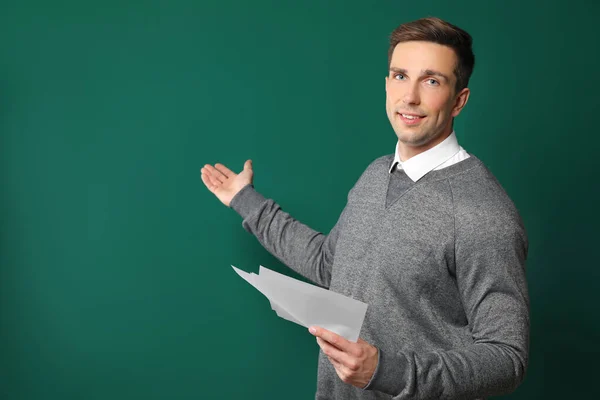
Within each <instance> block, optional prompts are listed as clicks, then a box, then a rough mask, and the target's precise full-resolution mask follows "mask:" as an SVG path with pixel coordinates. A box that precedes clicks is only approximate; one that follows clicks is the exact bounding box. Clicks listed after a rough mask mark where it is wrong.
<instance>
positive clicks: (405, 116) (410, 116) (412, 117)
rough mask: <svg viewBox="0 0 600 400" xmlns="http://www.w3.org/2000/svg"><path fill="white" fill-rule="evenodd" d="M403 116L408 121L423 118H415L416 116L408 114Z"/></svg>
mask: <svg viewBox="0 0 600 400" xmlns="http://www.w3.org/2000/svg"><path fill="white" fill-rule="evenodd" d="M402 116H403V117H404V118H408V119H416V118H421V117H415V116H414V115H407V114H402Z"/></svg>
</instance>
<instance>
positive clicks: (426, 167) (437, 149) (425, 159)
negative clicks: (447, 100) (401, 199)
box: [389, 131, 460, 182]
mask: <svg viewBox="0 0 600 400" xmlns="http://www.w3.org/2000/svg"><path fill="white" fill-rule="evenodd" d="M459 151H460V146H459V145H458V140H457V139H456V134H455V133H454V131H452V133H451V134H450V136H448V137H447V138H446V139H444V141H443V142H441V143H439V144H437V145H435V146H434V147H432V148H431V149H429V150H427V151H424V152H422V153H420V154H417V155H416V156H414V157H411V158H409V159H408V160H406V161H404V162H403V161H401V160H400V154H399V153H398V143H396V153H395V156H394V161H393V162H392V165H391V166H390V169H389V172H390V173H392V171H393V169H394V166H395V165H396V164H398V168H402V169H403V170H404V172H406V175H408V177H409V178H410V179H411V180H412V181H413V182H416V181H418V180H419V179H421V178H422V177H423V176H425V175H426V174H427V173H429V172H430V171H432V170H433V169H435V168H436V167H438V166H440V165H442V164H443V163H445V162H446V161H448V160H449V159H451V158H452V157H453V156H454V155H456V153H458V152H459Z"/></svg>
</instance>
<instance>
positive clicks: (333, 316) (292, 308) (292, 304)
mask: <svg viewBox="0 0 600 400" xmlns="http://www.w3.org/2000/svg"><path fill="white" fill-rule="evenodd" d="M232 267H233V269H234V270H235V272H237V274H238V275H239V276H241V277H242V278H243V279H244V280H246V281H247V282H248V283H249V284H251V285H252V286H254V287H255V288H256V289H258V291H259V292H261V293H262V294H264V295H265V296H266V297H267V298H268V299H269V301H270V303H271V308H272V309H273V310H274V311H275V312H276V313H277V315H278V316H280V317H281V318H284V319H287V320H288V321H292V322H295V323H297V324H298V325H302V326H304V327H306V328H308V327H310V326H312V325H316V326H320V327H323V328H325V329H327V330H330V331H332V332H335V333H337V334H338V335H340V336H343V337H345V338H346V339H348V340H349V341H351V342H354V343H356V341H357V340H358V335H359V334H360V329H361V327H362V324H363V321H364V319H365V314H366V312H367V304H365V303H363V302H361V301H358V300H354V299H352V298H350V297H346V296H344V295H341V294H339V293H335V292H332V291H330V290H326V289H323V288H320V287H318V286H314V285H310V284H308V283H304V282H301V281H299V280H297V279H293V278H290V277H288V276H285V275H282V274H279V273H277V272H275V271H271V270H270V269H268V268H265V267H263V266H262V265H261V266H260V269H259V271H258V275H256V274H254V273H247V272H244V271H242V270H240V269H237V268H236V267H234V266H233V265H232Z"/></svg>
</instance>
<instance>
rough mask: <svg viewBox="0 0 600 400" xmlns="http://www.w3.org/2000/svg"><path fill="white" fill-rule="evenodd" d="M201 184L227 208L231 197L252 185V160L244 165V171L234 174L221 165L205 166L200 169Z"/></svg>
mask: <svg viewBox="0 0 600 400" xmlns="http://www.w3.org/2000/svg"><path fill="white" fill-rule="evenodd" d="M200 174H201V177H202V182H204V185H206V187H207V188H208V190H210V191H211V192H212V193H213V194H214V195H215V196H217V198H218V199H219V200H221V202H222V203H223V204H225V205H226V206H227V207H229V203H230V202H231V199H233V196H235V195H236V194H237V192H239V191H240V190H241V189H242V188H243V187H244V186H246V185H247V184H249V183H252V178H253V177H254V171H252V160H247V161H246V162H245V163H244V169H243V170H242V172H240V173H239V174H236V173H235V172H233V171H232V170H230V169H229V168H227V167H226V166H224V165H223V164H219V163H217V164H215V165H214V167H213V166H212V165H210V164H206V165H205V166H204V167H202V168H201V169H200Z"/></svg>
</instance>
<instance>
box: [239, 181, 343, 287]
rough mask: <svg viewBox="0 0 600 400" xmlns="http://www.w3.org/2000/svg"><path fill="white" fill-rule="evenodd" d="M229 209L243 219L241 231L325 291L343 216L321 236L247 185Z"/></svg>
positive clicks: (329, 278) (329, 280) (328, 282)
mask: <svg viewBox="0 0 600 400" xmlns="http://www.w3.org/2000/svg"><path fill="white" fill-rule="evenodd" d="M230 206H231V208H232V209H234V210H235V211H236V212H237V213H238V214H240V216H241V217H242V218H243V221H242V226H243V227H244V229H245V230H246V231H248V232H250V233H251V234H253V235H254V236H255V237H256V238H257V239H258V241H259V242H260V244H261V245H262V246H263V247H264V248H265V249H266V250H267V251H268V252H270V253H271V254H273V255H274V256H275V257H277V258H278V259H279V260H280V261H281V262H283V263H284V264H285V265H287V266H288V267H290V268H291V269H293V270H294V271H296V272H298V273H299V274H301V275H302V276H304V277H306V278H308V279H310V280H311V281H312V282H314V283H316V284H317V285H320V286H322V287H325V288H329V284H330V282H331V267H332V265H333V257H334V254H335V246H336V243H337V238H338V235H339V231H340V227H341V225H342V223H343V215H344V213H343V212H342V215H341V216H340V218H339V220H338V222H337V224H336V225H335V226H334V227H333V229H332V230H331V231H330V232H329V234H328V235H324V234H323V233H321V232H317V231H315V230H313V229H311V228H310V227H308V226H306V225H304V224H302V223H301V222H299V221H297V220H295V219H294V218H292V217H291V216H290V215H289V214H288V213H286V212H284V211H283V210H282V209H281V207H280V206H279V205H278V204H277V203H275V202H274V201H273V200H271V199H267V198H265V197H264V196H263V195H262V194H260V193H259V192H257V191H256V190H255V189H254V186H252V185H251V184H248V185H246V186H244V187H243V188H242V189H241V190H240V191H239V192H238V193H237V194H236V195H235V196H234V197H233V199H231V202H230Z"/></svg>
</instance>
